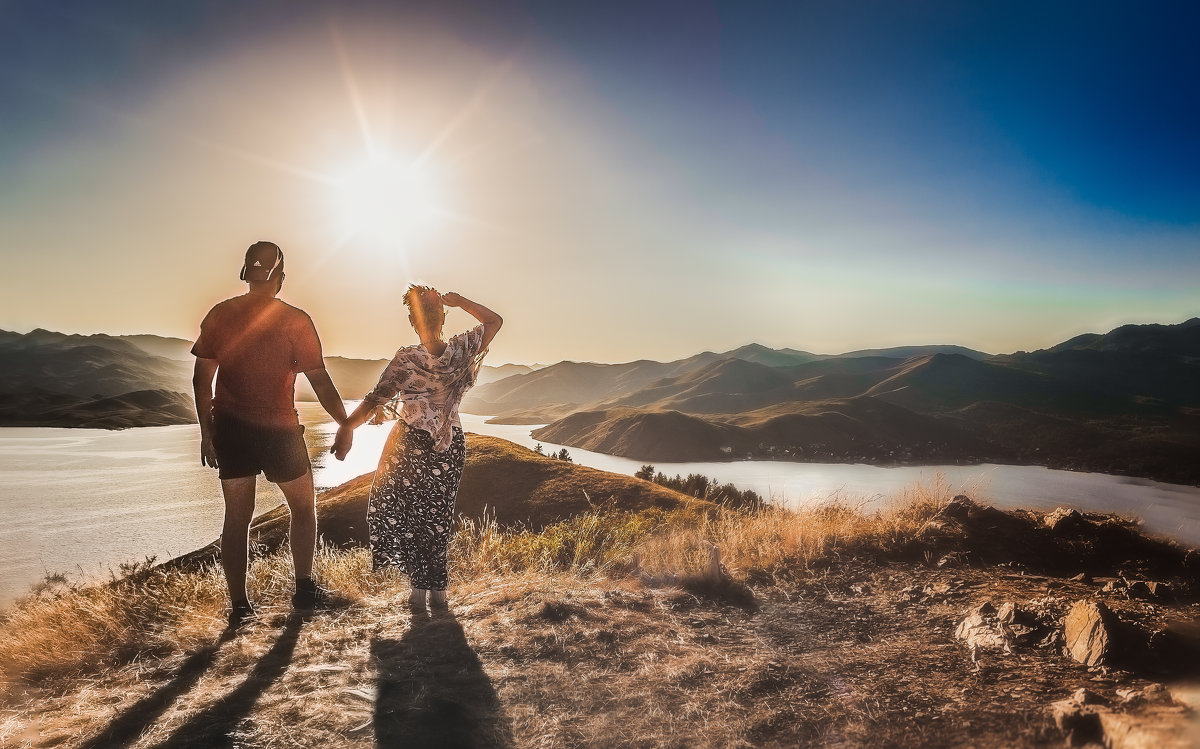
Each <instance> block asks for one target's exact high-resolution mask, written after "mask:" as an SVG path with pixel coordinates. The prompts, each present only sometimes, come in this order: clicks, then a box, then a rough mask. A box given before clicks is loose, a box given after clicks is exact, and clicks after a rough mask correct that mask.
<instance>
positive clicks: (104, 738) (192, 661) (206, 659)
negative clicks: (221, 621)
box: [80, 629, 237, 749]
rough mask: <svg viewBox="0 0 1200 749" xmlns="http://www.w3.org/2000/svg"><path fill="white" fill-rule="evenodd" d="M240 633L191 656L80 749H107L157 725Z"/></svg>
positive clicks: (229, 632)
mask: <svg viewBox="0 0 1200 749" xmlns="http://www.w3.org/2000/svg"><path fill="white" fill-rule="evenodd" d="M236 634H237V633H236V631H235V630H233V629H226V630H225V631H224V632H222V633H221V636H220V638H218V639H217V640H216V642H213V643H211V644H209V645H205V646H204V647H202V648H200V649H199V650H197V651H196V652H194V653H192V654H191V655H189V656H188V657H187V658H186V659H185V660H184V661H183V663H181V664H180V666H179V668H178V669H177V670H176V671H175V675H174V676H172V677H171V680H170V681H168V682H167V683H166V684H163V685H162V686H160V687H159V688H158V689H155V690H154V691H153V692H151V693H150V694H148V695H146V696H145V697H143V698H142V699H140V700H138V701H137V702H135V703H134V704H133V705H130V706H129V707H128V708H127V709H126V710H125V711H124V712H122V713H121V714H120V715H119V716H117V717H116V718H115V719H114V720H113V721H112V722H111V723H109V724H108V725H107V726H105V727H104V730H103V731H101V732H100V733H98V734H96V735H95V736H94V737H92V738H91V739H89V740H87V741H86V742H84V743H83V744H81V745H80V749H105V747H114V746H123V745H125V744H129V743H132V742H133V741H134V740H135V739H137V738H138V737H139V736H141V735H142V733H143V732H144V731H145V730H146V729H147V728H149V727H150V726H151V725H153V724H154V721H156V720H158V718H159V716H160V715H162V714H163V713H164V712H166V710H167V708H168V707H170V706H171V705H173V704H174V703H175V701H176V700H178V699H179V698H180V697H182V696H183V695H185V694H187V693H188V692H189V691H191V689H192V687H194V686H196V682H198V681H199V680H200V677H201V676H203V675H204V672H205V671H207V670H208V669H209V667H210V666H212V664H213V662H214V661H215V660H216V659H217V653H218V652H220V650H221V646H222V645H224V644H225V643H227V642H229V641H230V640H232V639H233V638H234V637H235V636H236Z"/></svg>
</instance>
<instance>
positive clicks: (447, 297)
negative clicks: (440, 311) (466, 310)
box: [442, 291, 466, 307]
mask: <svg viewBox="0 0 1200 749" xmlns="http://www.w3.org/2000/svg"><path fill="white" fill-rule="evenodd" d="M464 301H466V300H465V299H464V298H463V296H462V294H459V293H458V292H456V291H447V292H446V293H445V294H442V304H443V305H444V306H446V307H461V306H462V303H463V302H464Z"/></svg>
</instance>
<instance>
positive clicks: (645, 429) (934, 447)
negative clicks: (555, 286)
mask: <svg viewBox="0 0 1200 749" xmlns="http://www.w3.org/2000/svg"><path fill="white" fill-rule="evenodd" d="M464 408H465V409H466V410H469V411H472V412H474V413H485V414H494V415H495V417H494V420H495V421H499V422H507V423H528V424H545V425H546V426H543V427H541V428H540V429H537V430H535V431H534V436H535V437H537V438H538V439H542V440H545V441H547V442H552V443H555V444H564V445H569V446H573V447H578V448H582V449H587V450H595V451H598V452H606V453H611V454H615V455H621V456H624V457H629V458H634V459H639V460H648V461H699V460H720V459H734V458H748V457H750V458H766V457H775V458H789V459H797V460H809V461H831V462H840V461H852V462H871V463H880V462H888V463H929V462H1018V463H1035V464H1042V465H1053V466H1056V467H1067V468H1078V469H1088V470H1101V471H1106V472H1116V473H1129V474H1134V475H1141V476H1150V477H1155V478H1161V479H1164V480H1170V481H1180V482H1187V483H1200V319H1197V318H1194V319H1191V320H1188V321H1186V322H1183V323H1180V324H1178V325H1127V326H1123V327H1120V328H1117V329H1115V330H1112V331H1110V332H1109V333H1106V334H1103V335H1100V334H1088V335H1083V336H1078V337H1076V338H1072V339H1071V340H1069V341H1065V342H1063V343H1061V344H1059V345H1057V346H1053V347H1051V348H1048V349H1044V350H1040V351H1034V352H1017V353H1014V354H1005V355H989V354H984V353H982V352H978V351H972V350H970V349H961V348H957V347H946V346H932V347H919V346H917V347H914V346H906V347H900V348H894V349H873V350H867V351H854V352H849V353H847V354H841V355H818V354H810V353H807V352H803V351H795V350H791V349H782V350H773V349H768V348H766V347H763V346H759V345H757V344H752V345H750V346H744V347H742V348H739V349H735V350H733V351H729V352H726V353H724V354H714V353H712V352H705V353H702V354H697V355H695V356H692V357H688V358H686V359H681V360H678V361H674V362H666V363H662V362H652V361H636V362H628V363H625V364H612V365H604V364H588V363H577V362H562V363H560V364H555V365H552V366H550V367H546V368H544V369H541V370H539V371H537V372H533V373H530V374H525V375H521V376H516V377H509V378H506V379H504V380H501V381H499V382H496V383H492V384H490V385H485V386H481V387H477V388H475V389H474V390H473V391H471V393H470V394H469V395H468V399H467V401H466V402H465V403H464Z"/></svg>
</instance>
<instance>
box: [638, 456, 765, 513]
mask: <svg viewBox="0 0 1200 749" xmlns="http://www.w3.org/2000/svg"><path fill="white" fill-rule="evenodd" d="M633 476H634V478H639V479H642V480H643V481H653V482H654V483H656V484H658V485H659V486H665V487H667V488H668V489H674V490H675V491H677V492H681V493H683V494H687V495H689V496H692V497H699V498H700V499H707V500H709V501H710V502H716V503H718V504H721V503H725V504H729V505H731V506H733V507H738V508H745V509H753V508H757V507H761V506H762V505H763V504H764V502H763V498H762V497H760V496H759V495H758V492H756V491H754V490H753V489H739V488H737V487H736V486H734V485H733V484H731V483H730V484H717V482H716V481H715V480H713V479H710V478H709V477H708V476H703V475H701V474H699V473H689V474H688V475H687V478H684V477H683V476H680V475H679V474H675V476H674V477H671V476H668V475H667V474H665V473H663V472H662V471H655V468H654V466H652V465H644V466H642V467H641V468H639V469H638V470H637V471H636V472H634V474H633Z"/></svg>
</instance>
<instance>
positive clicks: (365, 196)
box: [334, 154, 444, 249]
mask: <svg viewBox="0 0 1200 749" xmlns="http://www.w3.org/2000/svg"><path fill="white" fill-rule="evenodd" d="M334 189H335V192H336V202H337V213H338V217H339V220H340V222H341V225H342V226H341V228H342V231H343V233H344V234H345V235H347V236H348V237H352V238H354V239H358V240H368V241H371V242H374V243H377V244H380V245H382V246H385V247H389V248H396V249H407V248H411V247H413V246H416V245H419V244H421V243H422V242H425V241H427V240H428V239H429V238H430V237H431V236H432V235H433V234H434V233H435V232H436V231H437V229H438V228H439V227H440V226H441V224H442V223H443V216H444V214H443V211H442V209H441V199H440V198H441V196H440V194H439V190H438V184H437V180H436V179H435V176H434V174H433V170H432V169H431V168H430V167H429V166H428V165H427V164H424V163H415V162H410V161H405V160H403V159H400V158H397V157H396V156H394V155H390V154H387V155H376V156H372V157H370V158H367V159H366V160H364V161H363V162H362V163H360V164H357V165H355V166H353V167H351V168H350V169H347V170H346V171H345V172H344V173H343V174H342V176H341V178H340V179H337V180H335V182H334Z"/></svg>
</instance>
